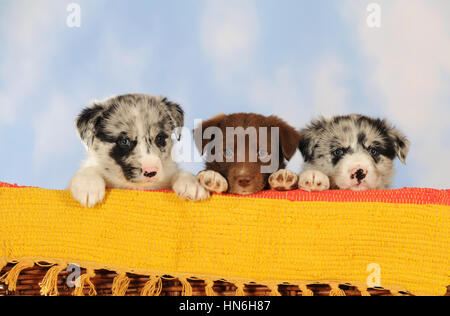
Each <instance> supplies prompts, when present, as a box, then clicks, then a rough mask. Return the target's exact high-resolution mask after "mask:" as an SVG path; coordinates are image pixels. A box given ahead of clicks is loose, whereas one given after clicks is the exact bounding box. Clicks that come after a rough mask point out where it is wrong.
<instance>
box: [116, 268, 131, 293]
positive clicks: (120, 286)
mask: <svg viewBox="0 0 450 316" xmlns="http://www.w3.org/2000/svg"><path fill="white" fill-rule="evenodd" d="M130 281H131V280H130V278H129V277H128V276H127V274H126V273H119V274H118V275H117V276H116V277H115V278H114V280H113V284H112V296H125V294H127V290H128V287H129V286H130Z"/></svg>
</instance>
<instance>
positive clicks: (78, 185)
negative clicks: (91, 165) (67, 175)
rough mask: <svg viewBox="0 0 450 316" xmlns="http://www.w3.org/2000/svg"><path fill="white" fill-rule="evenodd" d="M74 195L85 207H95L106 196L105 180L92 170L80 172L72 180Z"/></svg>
mask: <svg viewBox="0 0 450 316" xmlns="http://www.w3.org/2000/svg"><path fill="white" fill-rule="evenodd" d="M69 190H70V192H71V193H72V196H73V198H74V199H75V200H77V201H78V202H79V203H80V204H81V205H82V206H84V207H94V206H95V205H97V204H98V203H100V202H101V201H103V198H104V197H105V180H103V178H102V177H101V176H100V175H98V174H96V173H91V172H79V173H77V174H76V175H75V176H74V177H73V178H72V180H71V181H70V185H69Z"/></svg>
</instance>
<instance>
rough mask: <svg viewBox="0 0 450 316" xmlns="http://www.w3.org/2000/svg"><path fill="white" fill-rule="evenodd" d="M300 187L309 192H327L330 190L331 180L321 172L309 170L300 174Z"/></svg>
mask: <svg viewBox="0 0 450 316" xmlns="http://www.w3.org/2000/svg"><path fill="white" fill-rule="evenodd" d="M298 187H299V188H300V189H302V190H304V191H308V192H314V191H318V192H321V191H326V190H328V189H329V188H330V179H329V178H328V176H327V175H325V174H324V173H322V172H320V171H316V170H307V171H304V172H303V173H301V174H300V180H299V181H298Z"/></svg>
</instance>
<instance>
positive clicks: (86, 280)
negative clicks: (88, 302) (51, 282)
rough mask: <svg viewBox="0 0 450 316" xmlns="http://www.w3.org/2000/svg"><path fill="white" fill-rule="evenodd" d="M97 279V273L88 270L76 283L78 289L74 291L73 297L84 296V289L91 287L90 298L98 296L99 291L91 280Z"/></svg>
mask: <svg viewBox="0 0 450 316" xmlns="http://www.w3.org/2000/svg"><path fill="white" fill-rule="evenodd" d="M93 277H95V273H94V271H93V270H88V271H87V272H86V273H85V274H83V275H81V276H80V277H79V278H78V279H77V280H76V281H75V283H76V287H75V290H74V291H73V293H72V295H73V296H84V288H85V287H86V286H89V294H88V295H89V296H96V295H97V291H96V290H95V286H94V284H93V283H92V281H91V278H93Z"/></svg>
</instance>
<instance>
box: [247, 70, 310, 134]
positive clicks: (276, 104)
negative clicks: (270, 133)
mask: <svg viewBox="0 0 450 316" xmlns="http://www.w3.org/2000/svg"><path fill="white" fill-rule="evenodd" d="M300 78H301V72H300V71H298V70H297V69H296V68H294V67H290V66H281V67H279V68H278V69H276V71H275V74H274V76H273V78H265V77H262V78H259V79H256V80H255V81H254V83H253V85H252V87H251V89H250V92H249V93H250V95H249V98H250V103H251V106H252V108H253V109H254V111H256V112H259V113H264V114H273V113H277V115H278V116H280V117H283V118H287V119H288V120H289V123H291V124H293V125H295V126H299V125H300V124H302V123H305V122H306V118H305V113H304V111H307V112H308V115H309V114H310V113H311V108H308V107H307V106H306V105H305V103H304V100H303V98H302V96H301V93H300V89H301V80H300Z"/></svg>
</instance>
